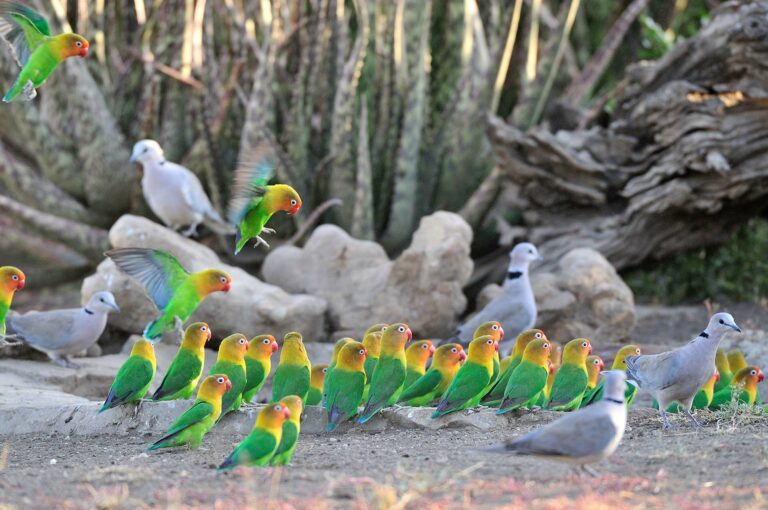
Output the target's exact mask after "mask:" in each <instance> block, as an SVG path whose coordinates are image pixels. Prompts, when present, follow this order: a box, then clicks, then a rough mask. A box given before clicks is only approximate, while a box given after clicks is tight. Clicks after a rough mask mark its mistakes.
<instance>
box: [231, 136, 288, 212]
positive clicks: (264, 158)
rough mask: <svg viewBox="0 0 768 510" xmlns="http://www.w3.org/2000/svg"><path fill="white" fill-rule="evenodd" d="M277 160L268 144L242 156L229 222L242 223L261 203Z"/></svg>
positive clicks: (236, 176)
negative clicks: (249, 212) (250, 211)
mask: <svg viewBox="0 0 768 510" xmlns="http://www.w3.org/2000/svg"><path fill="white" fill-rule="evenodd" d="M276 163H277V158H275V157H274V155H273V154H272V151H271V149H270V148H269V146H268V145H267V144H266V142H264V143H262V144H260V145H258V146H257V147H256V148H255V149H254V150H252V151H249V152H248V153H244V154H242V155H241V158H240V163H239V164H238V167H237V170H236V171H235V182H234V189H233V192H232V200H231V201H230V203H229V221H230V222H231V223H233V224H235V225H237V224H238V223H240V222H241V221H242V220H243V218H244V217H245V215H246V214H247V213H248V211H249V210H250V209H252V208H253V207H255V206H256V205H258V203H259V202H261V199H262V197H263V196H264V193H265V192H266V189H265V186H266V185H267V183H269V180H270V179H271V178H272V176H273V175H274V174H275V167H276Z"/></svg>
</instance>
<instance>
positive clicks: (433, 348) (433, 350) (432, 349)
mask: <svg viewBox="0 0 768 510" xmlns="http://www.w3.org/2000/svg"><path fill="white" fill-rule="evenodd" d="M436 350H437V348H436V347H435V345H434V344H432V345H430V346H429V352H430V354H434V353H435V351H436Z"/></svg>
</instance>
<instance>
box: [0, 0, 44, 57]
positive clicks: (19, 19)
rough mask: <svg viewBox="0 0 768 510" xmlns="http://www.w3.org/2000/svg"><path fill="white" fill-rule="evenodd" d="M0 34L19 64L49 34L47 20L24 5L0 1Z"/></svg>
mask: <svg viewBox="0 0 768 510" xmlns="http://www.w3.org/2000/svg"><path fill="white" fill-rule="evenodd" d="M0 36H2V37H3V39H5V40H6V41H8V43H9V44H10V45H11V46H12V47H13V51H14V53H15V54H16V59H17V60H18V61H19V64H20V65H21V66H24V64H26V63H27V61H28V60H29V57H30V56H31V55H32V53H33V52H34V51H35V49H36V48H37V47H38V46H39V45H40V44H41V43H42V42H44V41H45V40H46V39H47V38H48V37H50V36H51V28H50V27H49V26H48V21H46V19H45V18H43V17H42V16H41V15H40V14H38V13H37V12H35V11H33V10H32V9H30V8H29V7H27V6H26V5H23V4H21V3H18V2H5V1H3V2H0Z"/></svg>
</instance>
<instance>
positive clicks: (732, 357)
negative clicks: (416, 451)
mask: <svg viewBox="0 0 768 510" xmlns="http://www.w3.org/2000/svg"><path fill="white" fill-rule="evenodd" d="M727 356H728V366H729V367H730V368H731V372H733V376H734V377H736V374H737V373H738V372H739V370H741V369H743V368H747V366H748V365H747V359H746V358H745V357H744V353H743V352H741V351H740V350H738V349H733V350H730V351H728V354H727ZM755 402H757V403H758V404H759V403H760V390H757V393H756V397H755Z"/></svg>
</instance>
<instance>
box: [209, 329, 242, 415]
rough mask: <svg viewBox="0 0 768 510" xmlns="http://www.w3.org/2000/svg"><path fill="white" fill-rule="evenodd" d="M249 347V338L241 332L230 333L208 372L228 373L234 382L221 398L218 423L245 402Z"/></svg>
mask: <svg viewBox="0 0 768 510" xmlns="http://www.w3.org/2000/svg"><path fill="white" fill-rule="evenodd" d="M248 348H249V345H248V339H247V338H245V335H243V334H241V333H235V334H234V335H229V336H228V337H227V338H225V339H224V340H222V341H221V345H219V353H218V355H217V356H216V363H214V364H213V366H212V367H211V370H210V371H209V372H208V374H209V375H214V374H224V375H226V376H227V377H228V378H229V382H230V383H232V388H231V389H229V390H227V392H226V393H225V394H224V396H223V397H222V398H221V414H220V415H219V417H218V418H217V419H216V423H218V422H220V421H221V419H222V418H224V416H225V415H226V414H227V413H228V412H230V411H236V410H238V409H240V405H241V404H242V403H243V390H245V384H246V365H245V353H246V352H247V351H248Z"/></svg>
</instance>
